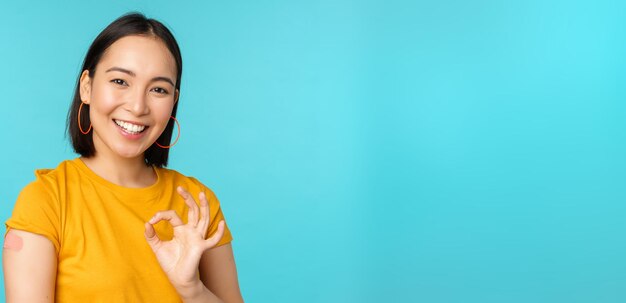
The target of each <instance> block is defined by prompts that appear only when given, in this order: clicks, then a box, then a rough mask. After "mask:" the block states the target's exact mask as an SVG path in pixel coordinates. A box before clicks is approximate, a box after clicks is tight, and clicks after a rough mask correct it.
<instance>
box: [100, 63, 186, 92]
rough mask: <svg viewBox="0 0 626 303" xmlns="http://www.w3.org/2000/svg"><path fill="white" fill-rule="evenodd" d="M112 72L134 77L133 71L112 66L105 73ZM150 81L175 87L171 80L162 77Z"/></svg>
mask: <svg viewBox="0 0 626 303" xmlns="http://www.w3.org/2000/svg"><path fill="white" fill-rule="evenodd" d="M113 71H118V72H122V73H125V74H128V75H130V76H131V77H135V76H136V75H135V73H134V72H133V71H131V70H127V69H125V68H121V67H117V66H114V67H111V68H109V69H107V71H106V72H107V73H108V72H113ZM150 81H152V82H154V81H165V82H168V83H169V84H171V85H172V86H174V87H176V85H174V81H172V79H170V78H168V77H163V76H159V77H154V78H152V79H151V80H150Z"/></svg>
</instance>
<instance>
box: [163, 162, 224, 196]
mask: <svg viewBox="0 0 626 303" xmlns="http://www.w3.org/2000/svg"><path fill="white" fill-rule="evenodd" d="M157 169H158V170H159V172H160V175H161V176H162V177H163V179H164V181H165V182H166V183H168V184H171V185H173V186H182V187H184V188H186V189H187V190H188V191H194V192H195V191H198V192H200V191H205V192H207V194H210V195H213V191H212V190H211V189H210V188H209V187H208V186H206V185H205V184H203V183H202V182H200V181H199V180H198V179H196V178H195V177H192V176H187V175H185V174H182V173H180V172H178V171H176V170H173V169H169V168H157Z"/></svg>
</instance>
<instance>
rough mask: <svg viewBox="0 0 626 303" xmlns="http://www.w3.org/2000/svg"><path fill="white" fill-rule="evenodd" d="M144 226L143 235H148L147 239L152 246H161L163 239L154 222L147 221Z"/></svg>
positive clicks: (154, 247) (153, 247)
mask: <svg viewBox="0 0 626 303" xmlns="http://www.w3.org/2000/svg"><path fill="white" fill-rule="evenodd" d="M144 226H145V231H144V233H143V235H144V236H145V237H146V241H148V244H149V245H150V247H152V249H153V250H154V249H156V248H157V247H158V246H159V244H161V239H159V236H158V235H157V233H156V230H154V227H153V226H152V224H150V223H149V222H146V224H145V225H144Z"/></svg>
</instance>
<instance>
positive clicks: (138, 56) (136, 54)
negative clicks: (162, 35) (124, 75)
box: [96, 36, 177, 80]
mask: <svg viewBox="0 0 626 303" xmlns="http://www.w3.org/2000/svg"><path fill="white" fill-rule="evenodd" d="M113 66H116V67H122V68H125V69H128V70H131V71H133V72H135V73H136V74H137V76H138V77H141V76H142V75H144V76H149V77H151V76H154V75H159V76H165V75H168V76H170V77H172V78H174V79H173V80H175V78H176V72H177V70H176V61H175V60H174V56H172V54H171V53H170V51H169V49H167V46H166V45H165V43H163V41H161V39H159V38H157V37H152V36H126V37H123V38H120V39H118V40H117V41H115V42H114V43H113V44H111V46H109V48H107V50H106V51H105V52H104V54H103V55H102V58H101V59H100V62H98V68H96V70H97V71H98V70H99V71H101V72H104V70H106V69H108V68H110V67H113ZM102 67H104V68H102Z"/></svg>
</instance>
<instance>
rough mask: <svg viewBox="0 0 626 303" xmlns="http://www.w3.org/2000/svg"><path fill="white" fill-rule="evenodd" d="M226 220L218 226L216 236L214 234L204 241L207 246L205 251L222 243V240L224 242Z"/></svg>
mask: <svg viewBox="0 0 626 303" xmlns="http://www.w3.org/2000/svg"><path fill="white" fill-rule="evenodd" d="M224 224H226V223H224V220H222V221H220V223H219V224H218V225H217V231H216V232H215V234H213V236H211V237H210V238H208V239H206V240H205V241H204V244H205V246H204V247H205V248H204V249H209V248H213V247H214V246H215V245H217V243H219V242H220V240H222V237H223V236H224V229H225V228H224Z"/></svg>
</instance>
